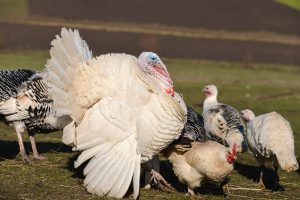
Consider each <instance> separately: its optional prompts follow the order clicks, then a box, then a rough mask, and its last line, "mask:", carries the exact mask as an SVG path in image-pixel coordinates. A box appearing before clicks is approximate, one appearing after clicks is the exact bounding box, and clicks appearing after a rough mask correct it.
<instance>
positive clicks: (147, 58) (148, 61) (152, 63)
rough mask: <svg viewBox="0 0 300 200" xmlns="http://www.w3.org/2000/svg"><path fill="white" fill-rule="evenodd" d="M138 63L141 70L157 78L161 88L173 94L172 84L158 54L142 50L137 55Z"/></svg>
mask: <svg viewBox="0 0 300 200" xmlns="http://www.w3.org/2000/svg"><path fill="white" fill-rule="evenodd" d="M138 65H139V66H140V68H141V69H142V71H143V72H144V73H146V74H148V75H151V76H153V77H155V78H156V79H158V80H159V81H160V82H161V83H162V84H161V86H162V89H163V90H164V91H165V92H166V93H168V94H171V95H172V96H174V84H173V81H172V79H171V77H170V74H169V72H168V70H167V67H166V66H165V64H164V63H163V62H162V61H161V59H160V58H159V56H158V55H157V54H156V53H153V52H143V53H141V54H140V56H139V57H138Z"/></svg>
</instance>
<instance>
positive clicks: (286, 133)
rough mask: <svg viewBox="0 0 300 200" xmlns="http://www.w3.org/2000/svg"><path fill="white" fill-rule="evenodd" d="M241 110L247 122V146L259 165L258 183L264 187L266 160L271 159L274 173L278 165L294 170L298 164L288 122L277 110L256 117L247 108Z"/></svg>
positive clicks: (287, 169) (286, 169) (284, 168)
mask: <svg viewBox="0 0 300 200" xmlns="http://www.w3.org/2000/svg"><path fill="white" fill-rule="evenodd" d="M241 112H242V117H243V118H244V119H245V121H246V122H247V135H246V138H247V143H248V147H249V149H250V150H251V152H252V154H253V155H254V156H255V158H256V159H257V161H258V162H259V163H260V165H261V173H260V179H259V184H260V185H261V186H263V187H264V184H263V168H264V165H265V161H266V160H272V161H273V166H274V169H275V172H276V174H277V170H278V165H279V166H280V167H281V169H282V170H285V171H287V172H290V171H296V170H297V169H298V168H299V165H298V162H297V159H296V156H295V151H294V137H293V131H292V128H291V126H290V123H289V122H288V121H287V120H286V119H284V118H283V117H282V116H281V115H280V114H278V113H277V112H270V113H266V114H262V115H259V116H257V117H255V115H254V113H253V112H252V111H251V110H249V109H246V110H242V111H241ZM283 141H284V142H283Z"/></svg>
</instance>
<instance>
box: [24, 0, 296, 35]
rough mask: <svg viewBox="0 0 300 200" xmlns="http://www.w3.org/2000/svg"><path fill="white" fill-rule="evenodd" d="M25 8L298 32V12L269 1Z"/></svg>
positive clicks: (72, 2)
mask: <svg viewBox="0 0 300 200" xmlns="http://www.w3.org/2000/svg"><path fill="white" fill-rule="evenodd" d="M28 8H29V14H30V15H35V16H43V17H54V18H64V19H69V20H74V19H75V20H84V19H85V20H93V21H101V22H126V23H128V22H129V23H137V24H144V23H150V24H163V25H169V26H179V27H190V28H205V29H212V30H230V31H269V32H277V33H284V34H293V35H299V34H300V12H299V11H296V10H293V9H291V8H289V7H286V6H283V5H281V4H278V3H276V2H275V1H273V0H263V1H262V0H243V1H241V0H226V1H224V0H185V1H182V0H163V1H162V0H152V1H148V0H138V1H137V0H122V1H120V0H86V1H82V0H63V1H62V0H28ZM70 9H72V11H70Z"/></svg>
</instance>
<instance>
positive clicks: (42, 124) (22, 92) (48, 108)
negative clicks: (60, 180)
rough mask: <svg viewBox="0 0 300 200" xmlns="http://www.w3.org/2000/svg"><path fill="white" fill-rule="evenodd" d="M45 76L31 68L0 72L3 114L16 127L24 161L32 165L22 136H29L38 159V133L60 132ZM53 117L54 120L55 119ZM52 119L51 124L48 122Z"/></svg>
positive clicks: (1, 111)
mask: <svg viewBox="0 0 300 200" xmlns="http://www.w3.org/2000/svg"><path fill="white" fill-rule="evenodd" d="M44 76H45V74H43V73H38V72H36V71H32V70H27V69H18V70H4V71H0V115H2V116H3V118H4V119H5V122H7V123H9V124H11V125H12V126H14V127H15V130H16V132H17V136H18V143H19V148H20V154H21V156H22V160H23V161H25V162H30V159H29V158H28V155H27V154H26V151H25V148H24V144H23V138H22V134H23V132H24V130H25V129H27V132H28V134H29V138H30V143H31V146H32V151H33V158H34V159H43V157H42V156H40V155H39V154H38V151H37V148H36V144H35V140H34V134H35V133H36V132H39V131H42V132H48V131H55V130H57V129H58V127H57V126H56V124H53V123H52V122H55V120H54V118H53V110H52V103H53V101H52V99H51V98H50V97H49V94H48V89H49V88H48V86H47V85H46V83H45V80H44ZM52 118H53V119H52ZM47 120H48V121H47Z"/></svg>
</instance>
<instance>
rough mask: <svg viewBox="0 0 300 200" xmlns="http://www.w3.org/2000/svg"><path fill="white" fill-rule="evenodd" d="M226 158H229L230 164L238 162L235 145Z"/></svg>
mask: <svg viewBox="0 0 300 200" xmlns="http://www.w3.org/2000/svg"><path fill="white" fill-rule="evenodd" d="M226 158H227V161H228V163H230V164H232V163H234V162H235V160H236V144H235V143H234V144H233V145H232V150H231V153H230V152H228V154H227V157H226Z"/></svg>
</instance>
